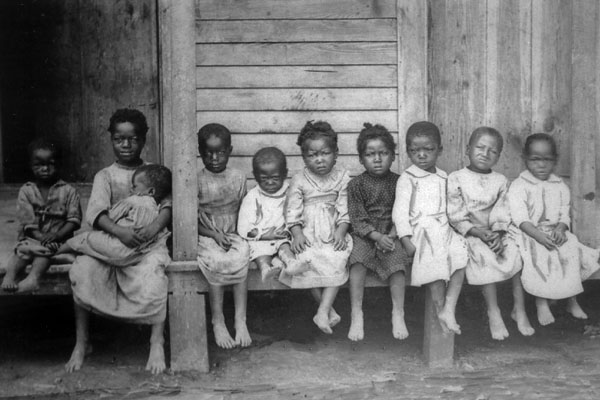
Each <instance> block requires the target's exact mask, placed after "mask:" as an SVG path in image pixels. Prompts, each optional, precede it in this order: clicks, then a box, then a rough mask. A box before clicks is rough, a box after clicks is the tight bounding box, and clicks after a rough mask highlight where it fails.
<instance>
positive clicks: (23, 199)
mask: <svg viewBox="0 0 600 400" xmlns="http://www.w3.org/2000/svg"><path fill="white" fill-rule="evenodd" d="M30 190H31V189H30V188H29V187H28V186H27V185H24V186H22V187H21V189H20V190H19V194H18V195H17V218H18V220H19V233H18V240H23V239H25V238H27V237H30V238H33V239H36V240H40V238H41V235H42V233H41V232H40V231H39V220H38V218H37V217H36V215H35V211H34V209H33V205H32V204H31V200H30V199H29V196H28V192H29V191H30Z"/></svg>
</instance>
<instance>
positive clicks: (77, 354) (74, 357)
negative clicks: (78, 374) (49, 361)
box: [65, 343, 92, 373]
mask: <svg viewBox="0 0 600 400" xmlns="http://www.w3.org/2000/svg"><path fill="white" fill-rule="evenodd" d="M91 352H92V346H91V345H86V344H85V343H75V347H74V348H73V352H72V353H71V358H70V359H69V361H68V362H67V364H65V370H66V371H67V372H68V373H71V372H73V371H79V369H81V366H82V365H83V359H84V358H85V356H87V355H88V354H90V353H91Z"/></svg>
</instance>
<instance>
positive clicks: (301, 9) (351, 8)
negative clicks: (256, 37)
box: [196, 0, 396, 20]
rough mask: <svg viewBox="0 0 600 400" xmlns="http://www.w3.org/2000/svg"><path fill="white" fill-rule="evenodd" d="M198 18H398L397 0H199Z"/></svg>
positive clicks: (197, 5)
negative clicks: (279, 0)
mask: <svg viewBox="0 0 600 400" xmlns="http://www.w3.org/2000/svg"><path fill="white" fill-rule="evenodd" d="M196 7H197V9H196V18H198V19H202V20H206V19H220V20H223V19H225V20H226V19H313V18H327V19H336V18H395V17H396V1H395V0H374V1H366V0H327V1H323V0H287V1H285V2H274V1H264V0H197V3H196Z"/></svg>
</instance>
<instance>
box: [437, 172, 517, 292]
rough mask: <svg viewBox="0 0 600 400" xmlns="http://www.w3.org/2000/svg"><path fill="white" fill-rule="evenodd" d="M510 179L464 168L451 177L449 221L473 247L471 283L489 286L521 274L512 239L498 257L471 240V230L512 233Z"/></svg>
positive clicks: (506, 237) (469, 267) (508, 237)
mask: <svg viewBox="0 0 600 400" xmlns="http://www.w3.org/2000/svg"><path fill="white" fill-rule="evenodd" d="M507 191H508V179H506V177H505V176H504V175H502V174H499V173H497V172H494V171H492V172H490V173H489V174H481V173H478V172H474V171H471V170H470V169H468V168H463V169H461V170H459V171H454V172H452V173H451V174H450V175H449V176H448V219H449V220H450V225H452V226H453V227H454V229H456V230H457V231H458V232H459V233H460V234H461V235H463V236H464V237H465V238H466V240H467V244H468V246H469V264H468V265H467V270H466V275H467V281H468V282H469V283H470V284H471V285H486V284H489V283H495V282H501V281H504V280H507V279H510V278H512V277H513V276H514V275H515V274H516V273H518V272H519V271H520V270H521V267H522V263H521V256H520V254H519V250H518V248H517V244H516V242H515V240H514V238H513V237H512V236H511V235H508V234H505V235H504V236H503V238H502V243H503V245H504V252H503V253H502V254H501V255H497V254H496V253H494V252H493V251H492V250H491V249H490V248H489V247H488V245H487V244H486V243H484V242H483V241H482V240H481V239H479V238H477V237H475V236H467V232H469V230H470V229H471V228H482V229H489V230H491V231H504V232H507V233H508V227H509V225H510V211H509V209H508V203H507V200H506V193H507Z"/></svg>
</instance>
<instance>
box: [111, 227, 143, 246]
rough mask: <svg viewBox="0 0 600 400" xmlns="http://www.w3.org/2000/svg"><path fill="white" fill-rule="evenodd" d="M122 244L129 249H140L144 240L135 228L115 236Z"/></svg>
mask: <svg viewBox="0 0 600 400" xmlns="http://www.w3.org/2000/svg"><path fill="white" fill-rule="evenodd" d="M115 236H116V237H117V238H118V239H119V240H120V241H121V243H123V244H124V245H125V246H127V247H129V248H134V247H138V246H139V245H141V244H142V243H144V239H143V238H141V237H140V235H138V233H137V232H136V231H135V230H134V229H133V228H123V229H122V230H121V231H120V232H119V234H117V235H115Z"/></svg>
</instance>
